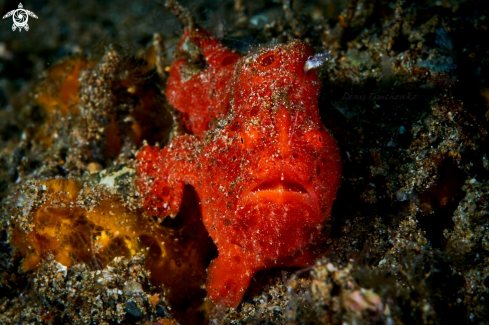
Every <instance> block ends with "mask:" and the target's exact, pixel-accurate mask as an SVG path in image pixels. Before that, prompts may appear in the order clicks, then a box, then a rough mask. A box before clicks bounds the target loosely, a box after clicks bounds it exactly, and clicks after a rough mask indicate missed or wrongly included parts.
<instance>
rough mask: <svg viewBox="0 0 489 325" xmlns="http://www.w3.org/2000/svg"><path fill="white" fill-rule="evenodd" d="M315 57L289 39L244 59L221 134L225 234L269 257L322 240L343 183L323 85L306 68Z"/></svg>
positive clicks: (247, 247)
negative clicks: (325, 120)
mask: <svg viewBox="0 0 489 325" xmlns="http://www.w3.org/2000/svg"><path fill="white" fill-rule="evenodd" d="M312 54H313V53H312V50H311V49H310V47H309V46H308V45H306V44H305V43H302V42H300V41H292V42H289V43H287V44H286V45H279V46H276V47H274V48H271V49H266V50H261V51H259V52H258V53H255V54H253V55H250V56H247V57H245V58H243V59H242V60H240V61H239V62H238V65H237V68H236V71H235V74H234V78H235V80H234V92H233V99H234V102H233V108H232V112H231V115H230V116H231V118H230V119H229V123H228V124H227V125H226V126H225V127H224V128H223V129H222V131H220V132H221V134H223V135H224V138H225V139H227V140H226V141H227V143H228V145H227V146H226V148H227V149H226V151H225V152H223V153H222V155H223V156H225V157H226V158H223V160H222V161H227V162H229V164H227V166H228V167H227V168H226V171H227V178H226V179H227V182H228V184H227V188H229V189H230V191H229V193H230V195H229V196H228V200H229V202H228V205H227V206H228V207H232V208H231V209H230V210H231V211H230V213H231V214H232V217H231V218H229V220H226V226H227V227H223V228H221V231H224V232H226V231H229V234H230V235H229V236H225V237H226V238H228V240H229V241H232V242H233V243H235V244H238V245H240V246H242V247H243V250H252V251H254V252H256V253H258V254H260V255H263V256H265V257H267V258H271V259H276V258H278V257H279V256H290V255H291V254H294V252H297V251H298V250H299V249H301V248H302V247H304V246H305V245H307V244H309V243H311V241H312V240H313V239H314V238H315V237H316V236H317V235H319V233H320V232H321V230H322V228H323V225H324V221H325V220H326V219H327V218H328V217H329V215H330V213H331V207H332V204H333V201H334V199H335V196H336V191H337V189H338V187H339V184H340V179H341V160H340V154H339V149H338V146H337V144H336V142H335V140H334V139H333V137H332V136H331V134H330V133H329V131H327V130H326V129H325V128H324V126H323V125H322V123H321V120H320V117H319V111H318V106H317V100H318V94H319V89H320V82H319V81H318V78H317V75H316V73H315V71H313V70H309V71H305V70H304V66H305V63H306V61H307V59H308V58H309V57H310V56H311V55H312ZM221 138H223V137H221ZM228 214H229V213H228ZM231 234H232V235H231Z"/></svg>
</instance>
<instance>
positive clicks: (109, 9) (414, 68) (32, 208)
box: [0, 0, 489, 324]
mask: <svg viewBox="0 0 489 325" xmlns="http://www.w3.org/2000/svg"><path fill="white" fill-rule="evenodd" d="M23 4H24V8H25V9H28V10H31V11H33V12H34V13H36V15H37V16H38V17H39V18H38V19H33V18H31V19H29V26H30V29H29V31H27V32H26V31H22V32H20V33H19V32H18V31H17V32H13V31H12V30H11V24H12V21H11V19H10V18H9V19H5V20H2V21H1V28H0V202H1V210H0V218H1V219H0V229H1V231H0V238H1V241H0V323H2V324H94V323H95V324H117V323H121V324H136V323H137V324H175V323H180V324H196V323H206V322H210V323H213V324H214V323H215V324H447V323H457V324H489V145H488V143H487V130H488V122H489V74H488V72H489V30H488V28H489V4H488V3H487V2H486V1H450V0H443V1H418V2H408V1H401V0H399V1H380V0H378V1H368V0H366V1H334V0H331V1H329V0H323V1H307V2H300V1H292V0H284V1H279V0H276V1H264V2H261V3H257V2H251V1H250V2H245V1H242V0H236V1H235V2H232V1H219V2H213V1H200V2H196V1H191V2H181V5H182V7H181V8H180V9H182V8H184V9H185V10H188V12H189V13H190V15H191V16H192V17H193V19H195V21H196V22H197V23H198V24H200V25H201V26H202V27H204V28H205V29H208V30H210V31H211V32H213V33H214V34H215V35H216V36H217V37H218V38H219V39H221V40H222V41H223V42H224V43H225V44H226V45H228V46H229V47H231V48H233V49H235V50H236V51H238V52H240V53H242V54H244V55H245V54H246V53H247V52H248V51H253V50H254V49H256V47H259V46H267V45H270V44H276V43H284V42H286V41H287V40H290V39H294V38H299V39H301V40H304V41H306V42H307V43H309V44H310V45H312V46H313V47H314V48H315V50H316V52H317V53H323V54H324V55H323V56H322V58H323V60H324V63H323V65H322V66H321V67H320V68H318V71H319V72H320V76H321V80H322V82H323V88H322V92H321V98H320V102H319V109H320V114H321V118H322V121H323V123H324V125H325V126H326V127H327V128H328V129H329V130H331V131H332V133H333V134H334V136H335V139H336V140H337V141H338V143H339V145H340V148H341V152H342V156H343V181H342V184H341V188H340V190H339V192H338V195H337V199H336V201H335V203H334V207H333V212H332V216H331V218H330V220H329V221H328V223H327V225H326V229H325V231H326V232H329V238H330V239H329V240H328V242H327V245H328V247H327V249H326V248H325V250H326V252H325V254H324V256H323V257H321V258H320V259H319V260H318V261H317V263H316V265H314V266H311V267H310V268H308V269H304V270H298V269H272V270H266V271H262V272H259V273H258V274H257V275H256V276H255V277H254V279H253V280H252V284H251V285H250V288H249V289H248V291H247V293H246V295H245V298H244V299H243V302H242V303H241V304H240V306H239V307H238V308H236V309H227V310H212V311H211V312H209V310H208V309H206V308H205V307H202V306H203V305H205V303H204V304H203V302H204V297H205V291H204V290H203V289H202V288H200V285H201V282H198V285H194V287H192V284H189V283H188V281H186V280H181V279H180V278H179V277H185V276H186V274H192V276H193V277H195V278H192V279H197V280H198V281H202V279H204V280H205V267H206V265H208V263H209V262H210V260H211V259H212V257H213V256H214V255H213V254H215V252H214V253H213V252H212V247H211V246H210V244H209V243H208V241H209V240H208V238H206V234H205V229H204V230H203V226H201V225H200V226H199V224H198V223H197V222H195V220H193V221H192V220H190V219H188V218H187V219H185V216H180V219H178V218H179V216H177V219H176V220H177V221H175V222H173V221H169V222H165V221H163V222H162V223H161V224H158V223H157V222H154V221H153V220H148V224H149V222H150V221H151V222H152V223H151V225H149V226H148V227H149V228H148V229H156V228H157V229H160V230H161V233H162V234H164V235H161V236H166V237H164V238H167V240H168V243H165V245H169V246H170V249H174V250H173V251H172V252H173V254H174V255H172V256H173V257H171V259H172V261H177V263H173V264H172V263H170V262H169V263H167V264H162V265H164V267H163V266H162V267H161V268H160V269H162V270H163V271H162V272H167V275H165V276H166V277H165V276H163V277H162V278H158V279H155V278H154V276H155V274H156V272H154V271H150V270H149V269H150V268H152V267H154V268H155V270H159V268H158V267H157V266H155V264H154V263H152V261H151V258H152V251H151V249H149V248H148V249H146V250H143V251H142V252H140V251H138V252H136V250H137V249H135V248H133V246H134V247H139V246H138V245H139V241H141V238H143V237H142V236H140V237H139V239H135V238H133V237H131V235H130V234H129V235H126V237H124V238H122V239H120V240H119V241H116V240H115V239H113V238H116V239H117V238H119V237H117V236H116V237H113V236H114V235H113V234H110V233H109V232H107V234H108V237H110V238H109V239H107V241H106V242H104V241H102V240H101V239H97V238H99V237H104V234H106V232H105V228H104V227H106V224H104V222H105V221H103V220H102V219H103V218H107V214H109V215H112V214H113V211H115V210H112V209H119V210H117V211H122V212H120V214H121V215H122V214H124V216H125V218H126V217H127V219H124V220H133V221H131V222H132V224H133V225H137V224H139V221H137V220H140V219H138V218H142V219H144V220H146V219H151V217H150V216H147V215H144V214H143V213H142V212H141V213H139V212H140V211H141V209H140V206H139V197H138V193H137V191H136V189H135V180H136V178H135V177H136V176H135V173H134V160H135V152H136V151H137V150H138V148H140V147H141V145H142V143H143V140H144V141H147V142H148V143H149V144H151V145H154V144H155V143H157V142H158V143H159V144H160V145H161V146H163V145H165V143H167V142H168V140H169V139H170V138H171V137H172V136H173V135H174V134H176V133H178V132H180V131H181V130H179V127H181V123H180V121H179V116H178V114H175V112H174V111H173V110H172V108H171V107H170V105H169V104H168V103H167V101H166V98H165V96H164V88H165V82H166V78H167V77H168V73H167V72H168V71H169V69H168V67H169V66H170V65H171V62H172V55H173V50H174V49H175V46H176V44H177V42H178V40H179V38H180V37H181V35H182V33H183V28H184V22H182V18H184V17H182V15H180V17H177V16H179V15H178V10H179V8H177V7H178V5H177V4H176V3H172V4H173V6H167V7H170V8H167V7H165V4H164V2H160V1H132V2H124V3H122V2H117V1H107V2H102V1H83V2H82V1H80V2H76V1H32V2H25V3H23ZM17 6H18V3H17V2H14V1H0V12H2V16H3V15H4V14H5V13H6V12H7V11H10V10H13V9H16V8H17ZM183 20H185V19H183ZM55 67H61V68H55ZM73 67H75V68H73ZM76 67H81V68H80V69H79V70H76V69H77V68H76ZM56 69H57V70H56ZM72 71H78V72H79V75H78V74H77V75H76V76H71V74H72ZM70 76H71V77H73V78H72V84H70V85H78V88H76V87H75V88H73V87H74V86H70V87H68V86H69V85H68V86H66V87H65V88H63V86H62V84H63V80H65V79H66V78H70ZM77 82H78V83H77ZM63 85H66V83H65V84H63ZM73 89H75V90H74V94H75V95H76V96H75V97H76V99H74V98H72V97H67V98H65V97H66V96H64V95H63V94H66V93H70V94H71V93H73ZM63 92H65V93H63ZM46 96H47V97H46ZM56 96H58V97H56ZM63 96H64V97H63ZM135 125H137V126H138V128H135ZM136 129H137V130H136ZM53 180H54V181H53ZM75 189H76V190H75ZM114 206H115V207H116V208H114ZM117 211H116V214H117ZM36 218H37V219H36ZM43 218H44V219H43ZM56 218H59V219H60V220H64V221H63V222H65V223H66V224H67V225H68V226H67V227H65V228H56V229H57V231H56V232H54V233H53V232H52V231H51V230H50V228H49V222H51V221H52V222H58V221H57V220H58V219H56ZM115 218H118V216H116V217H115ZM131 218H132V219H131ZM145 218H146V219H145ZM142 219H141V220H142ZM35 220H38V221H39V220H44V222H45V223H44V224H43V225H44V226H42V227H41V226H40V225H41V224H42V223H36V221H35ZM46 220H49V222H47V221H46ZM53 220H54V221H53ZM135 220H136V221H135ZM179 220H180V221H179ZM46 225H47V226H46ZM56 225H58V224H57V223H56ZM36 227H37V228H36ZM134 227H136V226H134ZM60 229H61V230H60ZM138 229H139V228H138ZM138 231H140V232H141V233H144V234H146V233H145V231H147V230H146V228H144V229H142V228H141V229H140V230H138ZM41 235H42V236H45V237H42V236H41ZM48 235H49V236H50V237H49V238H50V239H49V241H47V240H45V239H43V240H44V241H43V240H41V239H40V238H41V237H42V238H48V237H46V236H48ZM40 236H41V237H40ZM144 236H146V237H144V238H145V240H146V241H148V242H149V243H150V244H145V245H146V246H145V247H155V246H154V245H155V244H154V245H153V244H151V243H153V241H154V240H156V239H154V238H151V237H150V236H147V235H144ZM158 238H160V237H158ZM58 239H59V240H61V241H62V240H64V242H63V243H64V244H63V245H65V246H63V245H61V246H63V247H61V246H60V245H57V244H55V241H56V240H58ZM94 241H95V244H93V242H94ZM97 241H98V242H100V243H102V244H103V243H109V244H107V246H103V245H102V244H100V245H102V246H100V247H99V246H97V245H98V242H97ZM143 241H144V240H143ZM173 241H175V242H179V243H180V244H178V245H179V246H178V245H177V244H175V245H173V244H172V243H173ZM26 243H37V244H36V245H37V246H35V247H34V246H32V247H31V246H29V245H28V244H26ZM90 243H91V244H90ZM131 245H133V246H131ZM151 245H153V246H151ZM172 245H173V246H172ZM86 247H89V248H88V252H89V254H87V253H84V251H86V249H84V248H86ZM175 247H177V248H175ZM188 247H190V248H188ZM195 247H199V248H198V249H197V250H195V249H194V248H195ZM54 251H56V252H58V253H59V254H58V255H56V259H55V256H54V255H55V254H54V253H53V252H54ZM178 252H180V253H178ZM183 252H185V254H184V253H183ZM188 252H197V253H196V254H193V255H192V254H190V253H189V254H186V253H188ZM53 254H54V255H53ZM63 254H64V255H63ZM179 254H180V255H179ZM187 255H188V256H189V257H188V258H189V259H192V263H189V262H188V261H187V260H186V259H187ZM60 258H65V259H66V260H67V261H69V263H70V264H71V265H70V266H68V267H66V266H65V265H63V264H61V263H59V262H57V260H59V259H60ZM194 262H195V263H194ZM175 265H176V266H175ZM171 270H177V271H171ZM178 270H180V271H178ZM168 272H170V273H171V272H174V273H171V274H170V273H168ZM185 272H189V273H185ZM152 276H153V278H152ZM197 280H196V281H197ZM162 283H163V284H162ZM169 283H171V284H169ZM199 283H200V284H199Z"/></svg>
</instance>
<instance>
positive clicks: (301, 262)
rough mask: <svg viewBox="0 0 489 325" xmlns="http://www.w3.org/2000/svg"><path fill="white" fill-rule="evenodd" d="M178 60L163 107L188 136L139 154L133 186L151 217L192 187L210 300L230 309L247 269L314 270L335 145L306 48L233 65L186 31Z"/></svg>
mask: <svg viewBox="0 0 489 325" xmlns="http://www.w3.org/2000/svg"><path fill="white" fill-rule="evenodd" d="M178 51H179V53H178V54H177V58H178V59H177V60H176V62H175V63H174V64H173V65H172V67H171V70H170V76H169V79H168V85H167V98H168V100H169V101H170V103H171V104H172V105H173V106H174V107H175V108H176V109H178V110H179V111H181V112H182V113H183V119H184V122H185V124H186V126H187V128H188V129H189V130H190V132H192V133H193V134H192V135H180V136H177V137H176V138H174V139H173V140H172V141H171V142H170V143H169V144H168V145H167V146H166V147H165V148H163V149H161V150H160V149H159V148H157V147H150V146H145V147H143V148H142V149H141V150H140V151H139V152H138V154H137V160H138V163H137V172H138V176H139V178H138V188H139V191H140V194H141V196H142V198H143V205H144V206H145V208H146V210H147V211H148V213H150V214H151V215H155V216H158V217H160V218H164V217H167V216H175V215H176V214H177V213H178V212H179V209H180V207H181V202H182V197H183V191H184V186H185V185H191V186H193V187H194V188H195V191H196V193H197V195H198V198H199V200H200V211H201V215H202V221H203V223H204V225H205V227H206V229H207V231H208V232H209V235H210V236H211V238H212V240H213V241H214V243H215V245H216V246H217V248H218V252H219V255H218V257H217V258H215V259H214V260H212V262H211V264H210V265H209V268H208V275H207V281H206V289H207V295H208V298H209V299H210V300H212V301H213V302H215V303H216V304H218V305H220V306H230V307H236V306H237V305H238V304H239V303H240V301H241V299H242V297H243V295H244V293H245V291H246V289H247V287H248V285H249V282H250V279H251V277H252V276H253V275H254V274H255V273H256V272H257V271H259V270H262V269H267V268H272V267H292V266H295V267H307V266H309V265H311V264H312V263H313V261H314V259H315V257H316V256H317V247H318V245H319V244H320V238H321V233H322V229H323V226H324V223H325V221H326V220H327V219H328V218H329V216H330V214H331V208H332V205H333V201H334V200H335V197H336V192H337V190H338V188H339V185H340V180H341V159H340V153H339V148H338V146H337V144H336V142H335V140H334V139H333V137H332V135H331V134H330V133H329V132H328V131H327V130H326V129H325V128H324V126H323V125H322V123H321V120H320V117H319V110H318V106H317V101H318V95H319V90H320V87H321V85H320V82H319V80H318V77H317V75H316V73H315V71H314V70H308V71H306V70H305V69H304V67H305V64H306V61H307V60H308V58H309V57H310V56H312V55H313V52H312V50H311V48H310V47H309V46H308V45H306V44H305V43H303V42H301V41H291V42H288V43H287V44H285V45H277V46H274V47H272V48H263V49H261V50H258V51H257V52H256V53H252V54H249V55H247V56H245V57H241V56H239V55H238V54H236V53H234V52H232V51H231V50H229V49H228V48H226V47H225V46H223V45H222V44H221V43H219V42H218V41H217V40H216V39H215V38H214V37H213V36H212V35H210V34H209V33H207V32H205V31H202V30H198V29H195V30H192V31H188V30H187V31H186V32H185V35H184V37H183V39H182V41H181V42H180V44H179V46H178ZM202 58H203V59H204V60H205V64H204V65H202V64H201V62H200V63H199V60H200V61H202Z"/></svg>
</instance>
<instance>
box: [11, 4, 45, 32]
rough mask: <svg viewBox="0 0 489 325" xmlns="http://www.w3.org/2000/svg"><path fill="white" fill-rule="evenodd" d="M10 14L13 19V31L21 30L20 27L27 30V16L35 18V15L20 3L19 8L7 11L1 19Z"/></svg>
mask: <svg viewBox="0 0 489 325" xmlns="http://www.w3.org/2000/svg"><path fill="white" fill-rule="evenodd" d="M10 16H12V19H13V21H14V24H13V25H12V30H13V31H15V30H16V29H18V30H19V32H20V31H22V28H24V29H25V30H26V31H28V30H29V25H27V22H28V21H29V16H31V17H33V18H36V19H37V16H36V15H35V14H34V13H33V12H32V11H29V10H26V9H24V6H22V3H19V8H18V9H15V10H12V11H9V12H8V13H7V14H6V15H5V16H3V19H5V18H8V17H10Z"/></svg>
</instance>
